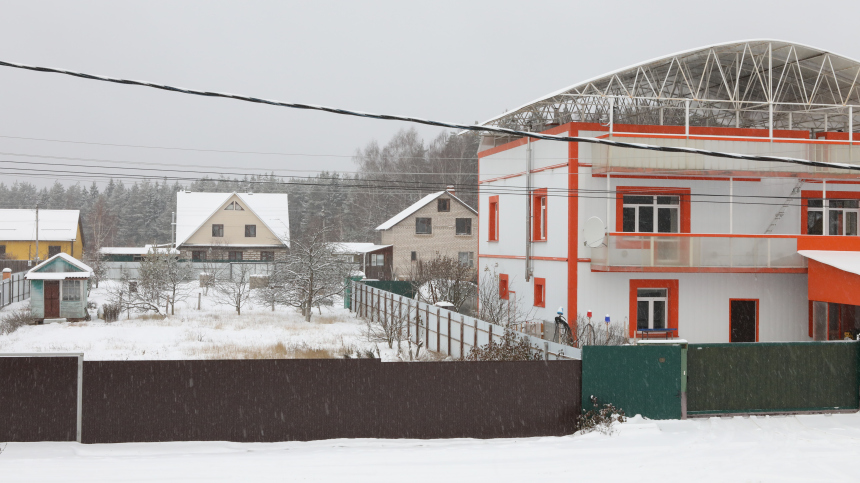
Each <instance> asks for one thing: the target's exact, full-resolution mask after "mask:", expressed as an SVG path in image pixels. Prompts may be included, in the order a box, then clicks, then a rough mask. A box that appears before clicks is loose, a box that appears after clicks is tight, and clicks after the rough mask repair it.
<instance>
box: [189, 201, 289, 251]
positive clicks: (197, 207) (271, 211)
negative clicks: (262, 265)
mask: <svg viewBox="0 0 860 483" xmlns="http://www.w3.org/2000/svg"><path fill="white" fill-rule="evenodd" d="M233 195H236V196H237V197H238V198H239V199H240V200H241V201H242V202H244V203H245V204H244V206H245V207H246V208H247V209H249V210H251V212H252V213H253V214H255V215H256V216H257V218H259V219H260V221H262V222H263V224H264V225H266V227H267V228H268V229H269V230H270V231H271V232H272V233H273V234H274V235H275V236H276V237H278V239H279V240H280V241H281V242H282V243H283V244H284V245H286V246H290V239H289V237H290V212H289V206H288V204H287V196H288V195H287V194H286V193H192V192H188V191H180V192H178V193H177V194H176V245H177V246H179V245H181V244H183V243H185V242H186V241H188V239H189V238H191V236H192V235H194V233H196V232H197V230H199V229H200V228H201V227H202V226H203V224H204V223H206V220H208V219H209V218H211V217H212V215H214V214H215V212H217V211H218V210H220V209H221V208H222V206H223V205H224V203H226V202H227V200H228V199H229V198H230V197H231V196H233ZM254 246H258V245H254Z"/></svg>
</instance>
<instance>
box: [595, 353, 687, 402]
mask: <svg viewBox="0 0 860 483" xmlns="http://www.w3.org/2000/svg"><path fill="white" fill-rule="evenodd" d="M684 350H685V349H684V348H683V347H682V345H681V344H676V345H627V346H585V347H583V349H582V410H583V411H588V410H590V409H592V408H593V406H592V403H591V396H595V397H597V401H598V404H601V405H602V404H606V403H612V404H614V405H615V407H617V408H620V409H623V410H624V413H625V414H627V415H628V416H634V415H636V414H641V415H643V416H645V417H648V418H651V419H680V418H681V415H682V406H683V391H684V381H683V378H682V374H683V362H684Z"/></svg>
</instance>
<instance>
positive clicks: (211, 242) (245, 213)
mask: <svg viewBox="0 0 860 483" xmlns="http://www.w3.org/2000/svg"><path fill="white" fill-rule="evenodd" d="M289 220H290V217H289V211H288V205H287V195H286V194H275V193H192V192H190V191H180V192H178V193H177V194H176V248H177V249H179V252H180V255H179V257H180V258H182V259H186V260H191V261H195V262H198V261H199V262H202V261H216V262H241V261H260V262H273V261H281V260H284V259H285V258H286V255H287V251H288V250H289V246H290V242H289V237H290V222H289Z"/></svg>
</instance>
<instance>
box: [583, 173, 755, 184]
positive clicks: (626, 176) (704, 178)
mask: <svg viewBox="0 0 860 483" xmlns="http://www.w3.org/2000/svg"><path fill="white" fill-rule="evenodd" d="M591 177H592V178H605V177H606V173H597V174H592V175H591ZM612 179H662V180H685V181H687V180H690V181H730V180H734V181H744V182H759V181H761V178H734V177H732V178H727V177H723V176H667V175H648V174H643V175H636V174H613V175H612Z"/></svg>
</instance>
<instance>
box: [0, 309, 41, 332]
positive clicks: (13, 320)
mask: <svg viewBox="0 0 860 483" xmlns="http://www.w3.org/2000/svg"><path fill="white" fill-rule="evenodd" d="M33 322H34V320H33V316H32V314H30V307H29V306H27V307H23V308H20V309H18V310H13V311H11V312H9V313H6V314H2V315H0V335H5V334H11V333H12V332H15V331H16V330H18V328H19V327H21V326H24V325H31V324H33Z"/></svg>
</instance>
